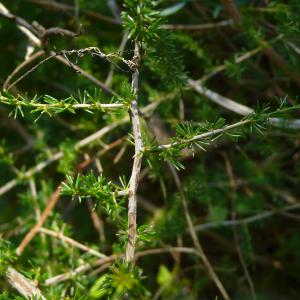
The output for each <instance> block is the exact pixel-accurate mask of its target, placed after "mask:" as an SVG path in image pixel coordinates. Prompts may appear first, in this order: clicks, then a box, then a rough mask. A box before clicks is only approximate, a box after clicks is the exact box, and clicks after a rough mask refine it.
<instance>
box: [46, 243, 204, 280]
mask: <svg viewBox="0 0 300 300" xmlns="http://www.w3.org/2000/svg"><path fill="white" fill-rule="evenodd" d="M173 252H180V253H187V254H194V255H199V253H198V252H197V251H196V250H195V249H194V248H187V247H167V248H157V249H148V250H143V251H139V252H137V253H136V254H135V258H136V259H138V258H140V257H143V256H147V255H155V254H162V253H173ZM124 256H125V254H112V255H111V256H107V257H105V258H102V259H100V260H97V261H94V262H91V263H85V264H82V265H81V266H79V267H77V268H76V269H74V270H73V271H70V272H66V273H63V274H60V275H56V276H54V277H50V278H48V279H47V280H46V281H45V285H46V286H51V285H54V284H57V283H59V282H62V281H66V280H69V279H70V278H72V277H75V276H76V275H78V274H80V273H83V272H86V271H88V270H90V269H92V268H95V267H99V266H103V265H106V264H110V263H112V262H113V261H114V260H116V259H118V258H122V257H124Z"/></svg>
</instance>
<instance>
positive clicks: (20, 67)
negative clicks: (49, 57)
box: [3, 50, 45, 90]
mask: <svg viewBox="0 0 300 300" xmlns="http://www.w3.org/2000/svg"><path fill="white" fill-rule="evenodd" d="M44 54H45V52H44V51H43V50H40V51H38V52H36V53H34V54H32V55H31V56H29V57H28V58H27V59H25V60H24V61H23V62H22V63H20V64H19V65H18V66H17V67H16V68H15V69H14V70H13V71H12V72H11V74H10V75H9V76H7V78H6V80H5V81H4V83H3V89H4V90H7V87H8V84H9V82H10V81H11V79H12V78H13V77H14V76H15V75H16V74H17V73H19V72H20V71H21V70H22V69H23V68H24V67H26V66H27V65H29V64H31V63H32V62H33V61H35V60H36V59H37V58H39V57H41V56H43V55H44Z"/></svg>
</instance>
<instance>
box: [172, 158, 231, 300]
mask: <svg viewBox="0 0 300 300" xmlns="http://www.w3.org/2000/svg"><path fill="white" fill-rule="evenodd" d="M168 166H169V168H170V170H171V173H172V175H173V178H174V181H175V184H176V187H177V189H178V192H179V196H180V200H181V205H182V207H183V212H184V215H185V218H186V222H187V224H188V230H189V233H190V235H191V238H192V240H193V243H194V245H195V248H196V249H197V252H198V253H199V256H200V258H201V260H202V262H203V264H204V266H205V267H206V269H207V271H208V274H209V276H210V277H211V279H212V280H213V282H214V283H215V284H216V286H217V288H218V289H219V291H220V293H221V295H222V297H223V298H224V299H225V300H230V297H229V295H228V293H227V291H226V289H225V287H224V285H223V283H222V282H221V280H220V279H219V277H218V275H217V274H216V272H215V271H214V269H213V266H212V265H211V263H210V261H209V260H208V258H207V256H206V254H205V252H204V250H203V247H202V245H201V243H200V241H199V239H198V236H197V233H196V230H195V227H194V224H193V221H192V218H191V215H190V213H189V209H188V205H187V202H186V199H185V194H184V190H183V187H182V185H181V182H180V178H179V176H178V174H177V171H176V170H175V168H174V166H173V165H172V164H171V163H170V162H168Z"/></svg>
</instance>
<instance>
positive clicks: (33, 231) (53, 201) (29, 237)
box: [16, 186, 61, 255]
mask: <svg viewBox="0 0 300 300" xmlns="http://www.w3.org/2000/svg"><path fill="white" fill-rule="evenodd" d="M60 188H61V186H58V187H57V188H56V190H55V192H54V193H53V194H52V195H51V197H50V199H49V201H48V203H47V206H46V208H45V209H44V211H43V212H42V214H41V216H40V218H39V220H38V221H37V222H36V224H35V225H34V226H33V227H32V228H31V230H30V231H29V232H28V233H27V234H26V235H25V237H24V238H23V240H22V241H21V243H20V244H19V246H18V247H17V249H16V253H17V255H21V254H22V252H23V251H24V249H25V247H26V246H27V245H28V244H29V243H30V242H31V240H32V239H33V238H34V237H35V235H36V234H37V232H38V231H39V230H40V228H41V227H42V226H43V224H44V222H45V221H46V219H47V217H48V216H49V214H50V213H51V212H52V210H53V208H54V207H55V205H56V203H57V202H58V200H59V195H60Z"/></svg>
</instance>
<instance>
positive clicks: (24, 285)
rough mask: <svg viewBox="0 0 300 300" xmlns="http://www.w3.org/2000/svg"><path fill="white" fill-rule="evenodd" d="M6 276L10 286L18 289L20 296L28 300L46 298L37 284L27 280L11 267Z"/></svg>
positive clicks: (44, 299)
mask: <svg viewBox="0 0 300 300" xmlns="http://www.w3.org/2000/svg"><path fill="white" fill-rule="evenodd" d="M5 276H6V278H7V280H8V282H9V284H10V285H11V286H12V287H13V288H14V289H16V290H17V291H18V292H19V293H20V295H22V296H23V297H24V298H26V299H33V298H34V299H35V298H38V299H43V300H46V298H45V297H44V296H43V295H42V293H41V291H40V289H39V288H38V287H37V285H36V283H35V282H33V281H32V280H30V279H28V278H26V277H25V276H24V275H22V274H21V273H20V272H18V271H17V270H16V269H14V268H12V267H9V268H8V269H7V271H6V273H5Z"/></svg>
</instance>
